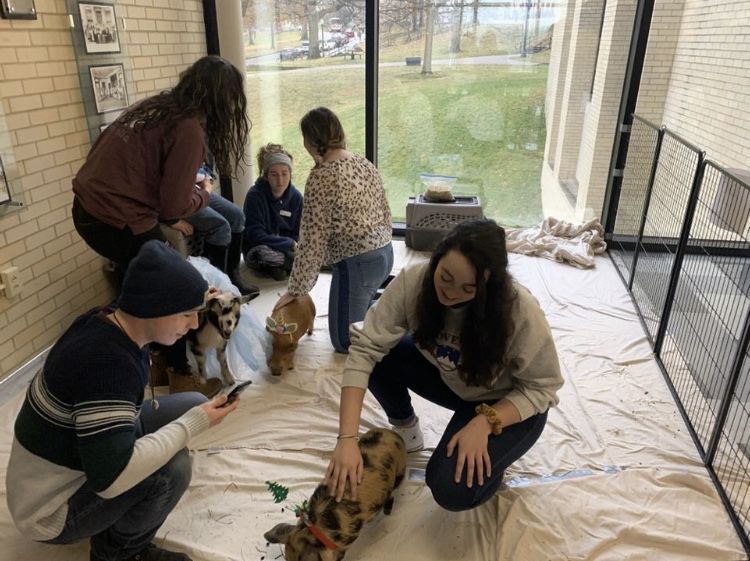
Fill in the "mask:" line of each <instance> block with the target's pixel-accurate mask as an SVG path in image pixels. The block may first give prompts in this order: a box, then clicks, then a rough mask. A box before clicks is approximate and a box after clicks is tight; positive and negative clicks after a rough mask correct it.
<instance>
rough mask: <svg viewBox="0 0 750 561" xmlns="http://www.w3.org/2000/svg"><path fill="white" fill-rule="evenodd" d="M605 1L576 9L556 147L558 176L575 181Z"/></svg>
mask: <svg viewBox="0 0 750 561" xmlns="http://www.w3.org/2000/svg"><path fill="white" fill-rule="evenodd" d="M603 7H604V1H603V0H579V1H578V2H576V5H575V9H574V11H573V18H572V19H573V21H572V24H571V33H570V35H571V37H570V48H569V53H568V65H567V68H566V72H565V78H564V86H563V92H562V103H561V105H560V111H559V113H560V118H559V121H560V134H559V136H558V142H557V146H556V151H555V156H554V162H555V174H554V176H555V178H556V179H557V181H558V183H560V184H563V183H568V182H575V179H576V177H575V176H576V167H577V164H578V153H579V150H580V147H581V133H582V126H583V116H584V112H585V109H586V105H587V104H588V102H589V96H590V91H591V82H592V80H593V74H594V66H595V64H596V60H595V57H596V54H597V44H598V42H599V29H600V25H601V21H602V9H603Z"/></svg>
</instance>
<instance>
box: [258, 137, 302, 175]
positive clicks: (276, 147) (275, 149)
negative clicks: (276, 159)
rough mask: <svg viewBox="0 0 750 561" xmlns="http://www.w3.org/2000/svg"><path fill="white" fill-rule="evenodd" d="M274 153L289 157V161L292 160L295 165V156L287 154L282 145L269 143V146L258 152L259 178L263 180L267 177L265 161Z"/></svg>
mask: <svg viewBox="0 0 750 561" xmlns="http://www.w3.org/2000/svg"><path fill="white" fill-rule="evenodd" d="M274 152H277V153H281V154H284V155H286V156H288V157H289V159H290V160H292V163H294V156H292V155H291V154H290V153H289V152H287V151H286V149H284V147H283V146H282V145H281V144H274V143H273V142H269V143H268V144H265V145H263V146H261V147H260V149H259V150H258V155H257V156H256V157H257V159H258V172H259V173H258V176H260V177H263V178H265V177H266V174H265V173H263V161H264V160H265V158H266V155H267V154H272V153H274Z"/></svg>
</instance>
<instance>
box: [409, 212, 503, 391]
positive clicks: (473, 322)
mask: <svg viewBox="0 0 750 561" xmlns="http://www.w3.org/2000/svg"><path fill="white" fill-rule="evenodd" d="M450 251H458V252H459V253H461V255H463V256H464V257H465V258H466V259H468V261H469V262H470V263H471V264H472V265H474V267H475V268H476V272H477V279H476V295H475V296H474V298H473V299H472V300H471V301H470V302H469V303H468V304H467V308H466V315H465V316H464V321H463V325H462V326H461V335H460V343H461V362H460V364H459V365H458V373H459V376H461V379H462V380H463V381H464V382H466V384H467V385H469V386H485V387H490V386H491V384H492V381H493V379H494V371H495V368H496V367H497V366H498V365H503V364H505V363H506V356H505V353H506V350H507V346H508V339H509V337H510V335H511V333H512V332H513V321H512V318H511V307H512V304H513V300H514V299H515V298H516V292H515V289H514V288H513V279H512V277H511V276H510V273H509V272H508V252H507V250H506V248H505V230H503V229H502V228H501V227H500V226H498V225H497V224H496V223H495V222H494V221H493V220H487V219H481V220H469V221H466V222H461V223H460V224H459V225H458V226H456V227H455V228H454V229H453V230H452V231H451V232H450V233H449V234H448V235H447V236H446V237H445V238H444V239H443V240H442V241H441V242H440V244H438V246H437V248H436V249H435V251H434V253H433V254H432V258H431V259H430V266H429V267H427V269H426V270H425V274H424V279H422V290H421V291H420V294H419V297H418V300H417V325H418V327H417V330H416V331H415V332H414V339H415V340H416V341H417V342H418V343H419V344H420V346H422V347H423V348H426V349H432V348H434V346H435V340H436V338H437V336H438V334H439V333H440V330H441V329H442V328H443V325H444V323H445V306H443V305H442V304H441V303H440V301H439V300H438V297H437V292H436V291H435V281H434V276H435V270H436V269H437V266H438V263H439V262H440V260H441V259H442V258H443V257H444V256H445V255H446V254H447V253H448V252H450ZM485 272H489V276H488V277H487V279H486V280H485Z"/></svg>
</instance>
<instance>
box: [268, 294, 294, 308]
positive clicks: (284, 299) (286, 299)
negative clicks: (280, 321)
mask: <svg viewBox="0 0 750 561" xmlns="http://www.w3.org/2000/svg"><path fill="white" fill-rule="evenodd" d="M296 299H297V297H296V296H292V295H291V294H289V293H288V292H285V293H284V294H282V295H281V298H279V301H278V302H276V305H275V306H274V307H273V311H274V312H275V311H276V310H278V309H279V308H283V307H284V306H286V305H287V304H291V303H292V302H294V301H295V300H296Z"/></svg>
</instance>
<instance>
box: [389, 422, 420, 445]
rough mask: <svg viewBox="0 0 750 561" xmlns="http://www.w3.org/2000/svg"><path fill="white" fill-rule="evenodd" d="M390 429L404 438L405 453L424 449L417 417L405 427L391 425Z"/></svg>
mask: <svg viewBox="0 0 750 561" xmlns="http://www.w3.org/2000/svg"><path fill="white" fill-rule="evenodd" d="M391 429H392V430H393V432H395V433H396V434H398V435H399V436H400V437H401V438H403V439H404V443H405V444H406V451H407V453H408V452H419V451H420V450H423V449H424V436H423V435H422V428H421V427H420V426H419V417H417V418H416V419H415V420H414V422H413V423H412V424H411V425H409V426H407V427H399V426H396V425H392V426H391Z"/></svg>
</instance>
